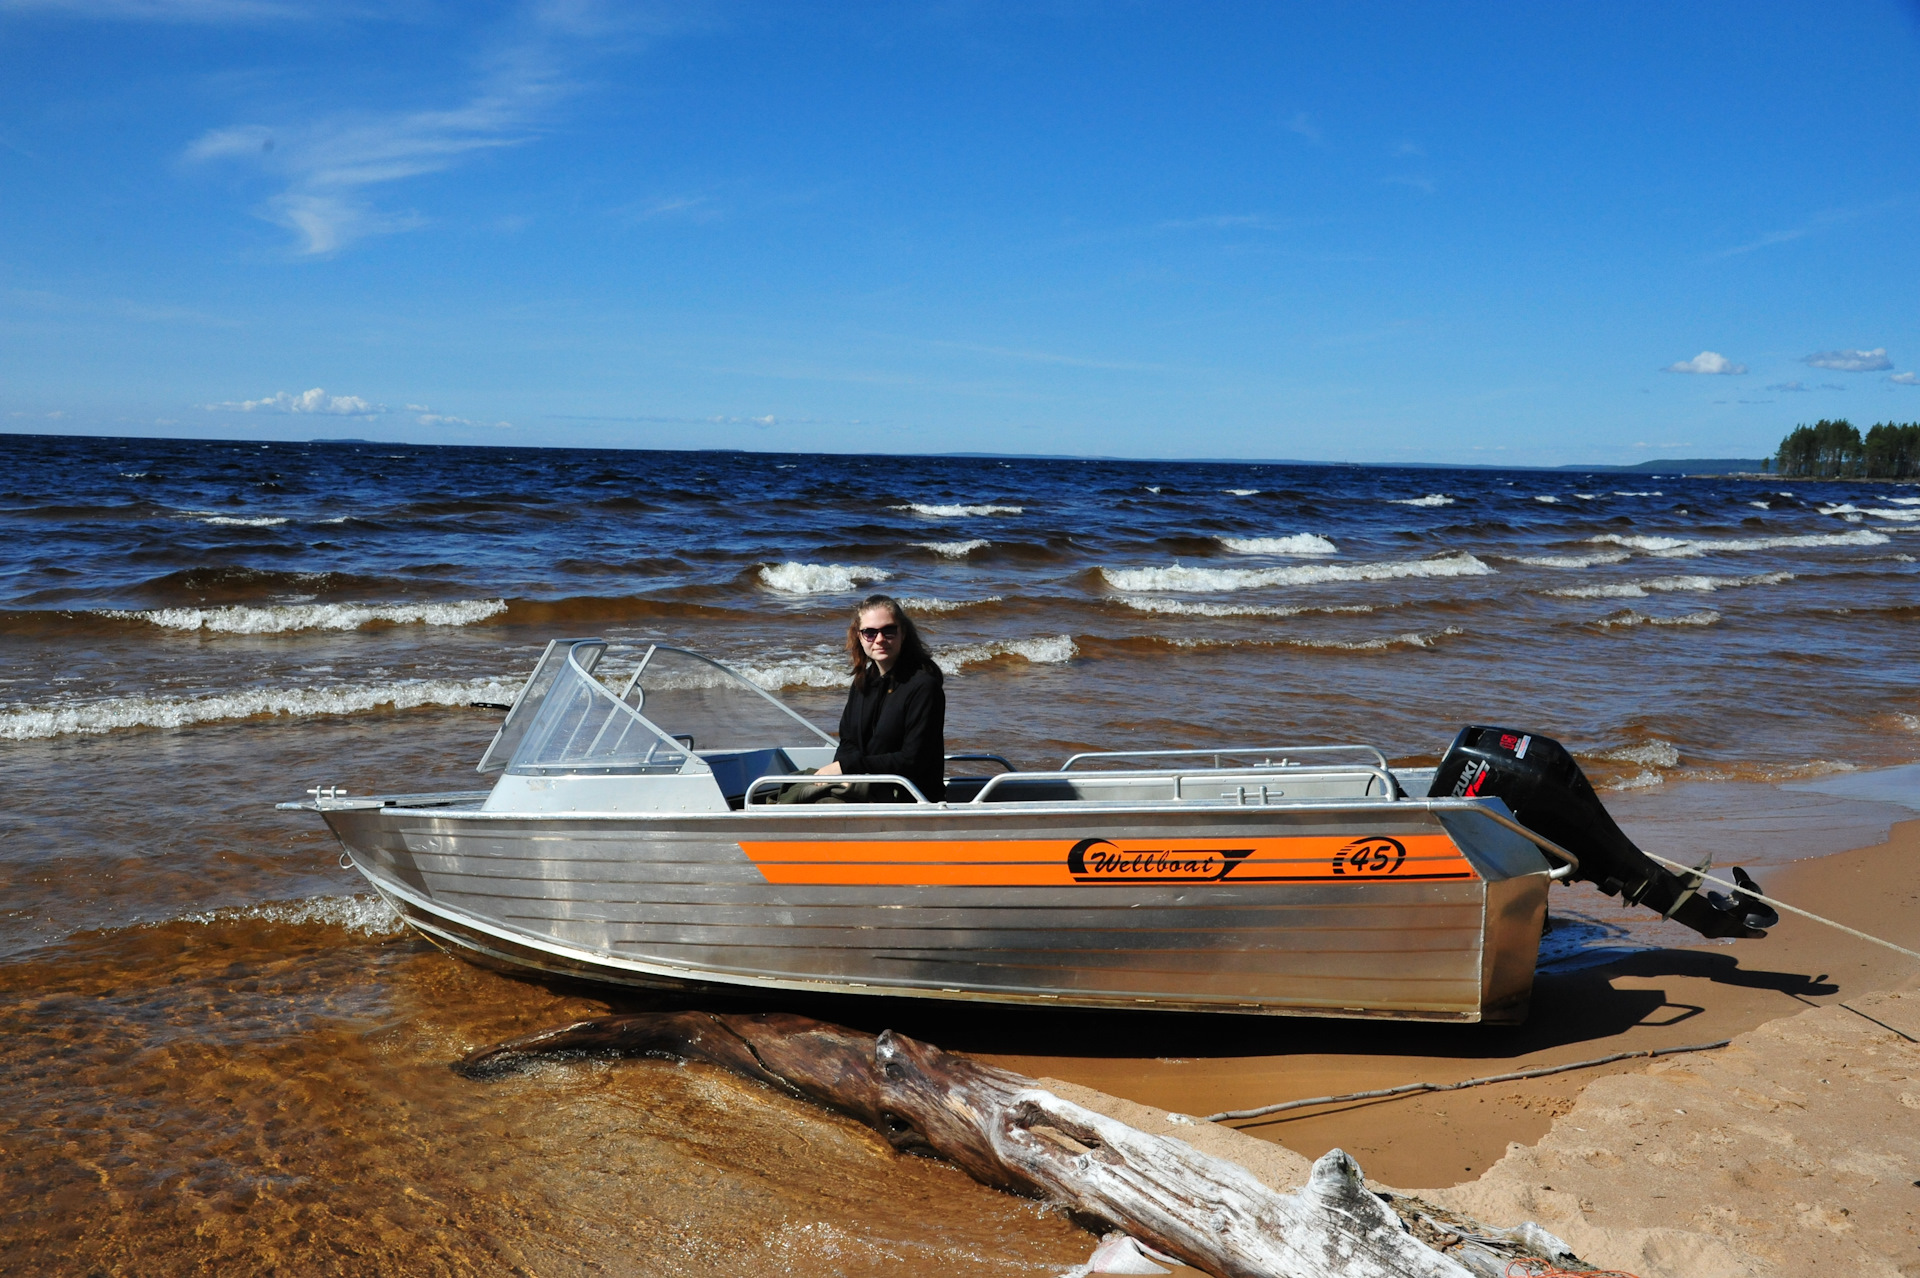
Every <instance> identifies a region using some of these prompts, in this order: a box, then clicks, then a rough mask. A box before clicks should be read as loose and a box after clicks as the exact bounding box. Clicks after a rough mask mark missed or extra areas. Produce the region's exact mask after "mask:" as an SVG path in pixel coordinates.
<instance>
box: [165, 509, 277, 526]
mask: <svg viewBox="0 0 1920 1278" xmlns="http://www.w3.org/2000/svg"><path fill="white" fill-rule="evenodd" d="M187 513H188V514H189V515H192V516H193V517H194V519H196V520H197V521H199V522H200V523H203V524H216V525H222V526H224V527H228V528H272V527H273V526H274V525H276V524H286V523H292V522H293V521H292V520H290V519H287V518H285V517H284V516H279V515H260V516H256V517H255V518H252V519H241V518H239V517H237V516H234V515H214V514H209V513H207V512H205V511H199V510H190V511H188V512H187Z"/></svg>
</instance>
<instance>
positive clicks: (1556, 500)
mask: <svg viewBox="0 0 1920 1278" xmlns="http://www.w3.org/2000/svg"><path fill="white" fill-rule="evenodd" d="M1534 500H1535V501H1539V502H1545V503H1546V504H1547V505H1549V506H1558V505H1559V504H1560V499H1559V498H1558V497H1535V498H1534Z"/></svg>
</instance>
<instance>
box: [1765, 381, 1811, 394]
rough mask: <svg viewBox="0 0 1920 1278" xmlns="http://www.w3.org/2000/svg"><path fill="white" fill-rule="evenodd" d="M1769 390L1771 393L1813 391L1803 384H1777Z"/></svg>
mask: <svg viewBox="0 0 1920 1278" xmlns="http://www.w3.org/2000/svg"><path fill="white" fill-rule="evenodd" d="M1767 389H1768V390H1770V391H1797V392H1801V393H1807V392H1810V391H1812V390H1813V388H1812V387H1811V386H1808V385H1806V384H1805V383H1802V382H1775V383H1774V384H1773V385H1771V386H1769V387H1767Z"/></svg>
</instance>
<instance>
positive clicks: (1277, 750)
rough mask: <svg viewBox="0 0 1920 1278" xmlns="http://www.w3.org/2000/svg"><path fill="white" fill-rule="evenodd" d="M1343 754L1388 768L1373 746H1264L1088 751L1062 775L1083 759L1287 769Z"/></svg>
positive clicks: (1063, 766)
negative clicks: (1199, 758) (1307, 759)
mask: <svg viewBox="0 0 1920 1278" xmlns="http://www.w3.org/2000/svg"><path fill="white" fill-rule="evenodd" d="M1339 753H1346V754H1353V753H1366V754H1370V755H1372V756H1373V759H1374V762H1375V763H1377V764H1379V765H1380V766H1381V767H1382V768H1384V767H1386V766H1387V756H1386V755H1384V754H1382V753H1381V752H1380V748H1379V747H1378V746H1370V745H1323V746H1264V745H1262V746H1217V747H1214V748H1212V749H1206V750H1087V751H1083V752H1082V753H1080V754H1076V755H1073V756H1072V757H1070V758H1069V759H1068V760H1067V761H1066V762H1065V763H1063V764H1061V765H1060V770H1061V771H1062V772H1070V771H1072V770H1073V765H1074V764H1076V763H1078V762H1080V760H1082V759H1178V758H1189V757H1192V756H1194V755H1208V754H1210V755H1212V756H1213V766H1214V767H1216V768H1218V767H1220V766H1221V764H1220V759H1221V757H1222V756H1229V757H1230V756H1233V755H1247V754H1264V755H1268V756H1272V755H1276V754H1277V755H1279V756H1280V757H1281V759H1282V760H1283V762H1282V763H1279V764H1275V763H1268V764H1266V765H1264V766H1267V767H1285V766H1290V765H1287V764H1286V763H1285V762H1284V760H1285V759H1286V757H1287V756H1288V755H1294V754H1339Z"/></svg>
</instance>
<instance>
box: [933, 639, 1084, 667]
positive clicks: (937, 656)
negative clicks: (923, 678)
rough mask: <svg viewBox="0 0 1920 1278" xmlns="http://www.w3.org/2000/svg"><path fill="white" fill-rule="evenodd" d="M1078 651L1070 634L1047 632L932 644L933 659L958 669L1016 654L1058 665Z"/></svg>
mask: <svg viewBox="0 0 1920 1278" xmlns="http://www.w3.org/2000/svg"><path fill="white" fill-rule="evenodd" d="M1079 655H1080V649H1079V648H1078V647H1076V646H1075V645H1074V642H1073V636H1072V635H1048V636H1045V637H1042V638H1038V639H994V640H990V641H988V642H986V643H964V644H956V645H954V646H952V647H947V648H935V649H934V650H933V657H934V660H935V661H937V662H939V663H940V666H941V668H942V669H945V670H960V669H963V668H965V667H967V666H974V665H979V664H980V663H982V662H986V661H992V660H994V659H995V658H996V657H1020V658H1023V659H1024V660H1027V661H1030V662H1032V663H1033V664H1035V665H1058V664H1060V663H1061V662H1065V661H1072V660H1073V659H1074V658H1075V657H1077V656H1079Z"/></svg>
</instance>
